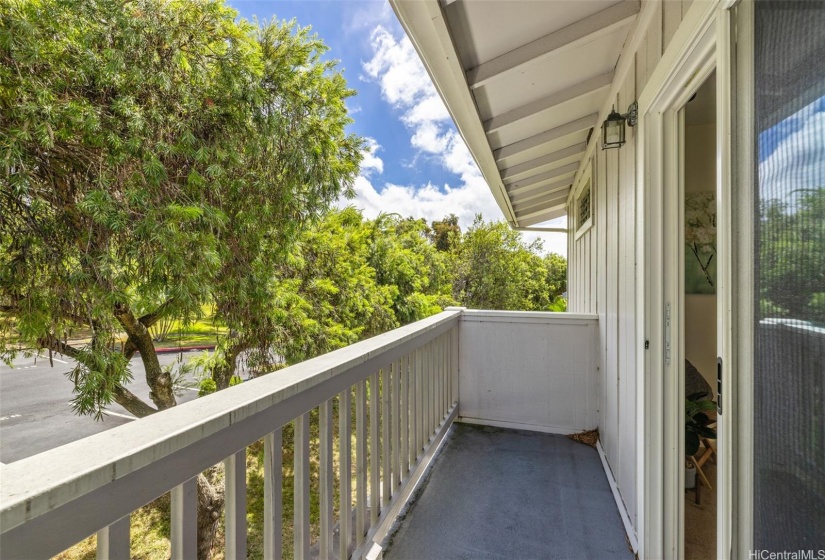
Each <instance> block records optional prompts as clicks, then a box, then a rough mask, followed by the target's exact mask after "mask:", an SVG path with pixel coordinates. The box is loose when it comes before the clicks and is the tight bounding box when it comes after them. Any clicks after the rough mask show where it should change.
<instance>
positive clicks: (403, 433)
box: [0, 308, 598, 559]
mask: <svg viewBox="0 0 825 560" xmlns="http://www.w3.org/2000/svg"><path fill="white" fill-rule="evenodd" d="M460 325H463V326H462V327H461V332H459V326H460ZM597 342H598V329H597V328H596V318H595V316H583V315H568V314H551V313H508V312H472V311H463V310H462V309H459V308H450V309H448V310H446V311H444V312H442V313H440V314H438V315H435V316H433V317H430V318H428V319H425V320H422V321H418V322H417V323H414V324H411V325H407V326H405V327H402V328H399V329H396V330H394V331H391V332H388V333H385V334H382V335H379V336H376V337H374V338H371V339H368V340H365V341H362V342H359V343H357V344H354V345H352V346H349V347H346V348H342V349H340V350H336V351H334V352H331V353H329V354H325V355H323V356H320V357H318V358H315V359H312V360H308V361H306V362H303V363H300V364H297V365H294V366H291V367H289V368H286V369H284V370H281V371H279V372H278V373H277V374H275V375H269V376H264V377H261V378H258V379H255V380H253V381H249V382H247V383H243V384H241V385H238V386H235V387H232V388H229V389H227V390H225V391H221V392H219V393H215V394H213V395H209V396H206V397H203V398H200V399H197V400H195V401H192V402H189V403H185V404H182V405H179V406H177V407H175V408H173V409H170V410H167V411H164V412H163V413H159V414H155V415H152V416H149V417H147V418H144V419H142V420H140V421H139V422H133V423H131V424H126V425H123V426H119V427H117V428H114V429H112V430H109V431H106V432H103V433H100V434H97V435H94V436H91V437H88V438H85V439H82V440H79V441H76V442H73V443H71V444H68V445H65V446H63V447H59V448H56V449H53V450H50V451H47V452H45V453H41V454H39V455H35V456H33V457H29V458H27V459H23V460H21V461H18V462H15V463H12V464H10V465H4V466H2V471H0V475H1V478H0V499H2V504H1V505H0V526H1V527H2V529H1V530H2V534H0V546H2V553H3V557H7V558H18V557H24V558H35V557H37V558H39V557H44V558H45V557H51V556H53V555H55V554H57V553H59V552H61V551H63V550H65V549H66V548H68V547H70V546H72V545H74V544H75V543H77V542H79V541H81V540H83V539H84V538H86V537H88V536H89V535H92V534H95V533H97V535H98V539H97V546H98V558H128V557H129V546H130V534H129V516H130V514H131V513H132V512H133V511H135V510H136V509H138V508H140V507H141V506H143V505H145V504H147V503H149V502H151V501H152V500H154V499H156V498H157V497H159V496H161V495H163V494H165V493H167V492H171V496H172V500H171V504H172V505H171V508H172V512H171V545H172V557H173V558H186V559H188V558H194V557H195V556H196V552H195V550H196V540H197V535H196V530H197V526H196V523H197V519H196V507H197V501H196V498H197V496H196V477H197V475H198V474H199V473H201V472H203V471H204V470H206V469H207V468H209V467H211V466H212V465H215V464H217V463H220V462H221V461H223V462H224V465H225V484H226V491H225V500H226V506H225V534H226V547H227V548H226V557H227V558H245V557H246V534H247V533H246V472H245V468H246V467H245V465H246V461H245V453H246V447H247V446H249V445H251V444H252V443H254V442H256V441H258V440H261V439H263V440H264V535H263V537H264V556H265V558H279V557H280V554H281V549H282V543H281V534H282V526H281V519H282V510H281V503H282V500H281V498H282V488H281V473H282V456H281V441H282V440H281V436H282V427H283V426H285V425H286V424H288V423H289V422H294V438H295V449H294V496H295V502H294V520H293V523H294V543H293V547H294V556H295V558H307V557H308V556H309V548H310V499H317V500H318V501H319V505H320V510H319V511H320V539H319V543H318V545H319V549H320V550H319V556H320V558H322V559H324V558H330V557H338V558H347V557H353V558H362V557H364V556H366V555H367V554H368V553H369V552H370V550H375V543H380V542H382V540H383V539H384V537H385V536H386V534H387V532H388V531H389V529H390V527H391V525H392V521H393V520H394V519H395V517H396V516H397V514H398V512H399V511H400V509H401V508H402V507H403V506H404V504H405V503H406V501H407V499H408V498H409V495H410V493H411V492H412V490H413V489H414V486H415V484H416V483H417V482H418V480H419V479H420V478H421V476H422V475H423V474H424V471H425V470H426V467H427V465H428V463H429V462H430V459H431V458H432V454H433V453H434V452H435V450H436V449H437V447H438V445H439V444H440V442H441V440H442V438H443V437H444V435H445V433H446V432H447V430H448V428H449V427H450V425H451V424H452V422H453V421H454V420H455V419H456V418H457V416H458V414H459V412H458V408H459V404H458V403H459V402H462V405H461V406H462V410H464V411H466V413H467V414H466V418H465V420H466V421H470V422H481V423H490V424H496V425H503V426H512V427H527V428H530V429H539V430H543V431H560V432H572V431H575V430H578V429H589V428H593V427H596V424H597V419H596V414H597V410H598V407H597V405H596V401H597V400H598V399H597V397H598V387H597V385H596V380H597V372H596V354H597V352H596V348H597V347H596V344H597ZM459 371H460V372H461V373H460V374H459ZM353 395H354V398H355V409H356V413H355V424H356V425H355V449H351V445H350V441H351V438H350V437H349V435H350V434H351V433H352V426H351V425H350V421H351V420H350V415H348V414H341V415H340V421H339V422H338V426H337V429H338V430H339V431H340V434H341V437H339V438H338V439H337V441H338V446H339V447H338V449H337V450H335V449H333V442H334V441H335V440H334V439H333V430H334V429H335V426H334V425H333V414H332V412H333V400H334V399H338V405H339V410H342V411H343V410H350V407H351V400H350V399H352V398H353ZM465 403H466V406H465ZM315 408H318V409H319V430H320V446H319V447H320V449H319V455H318V459H319V462H320V489H319V491H318V495H317V496H311V495H310V433H309V432H310V430H309V419H310V411H312V410H313V409H315ZM335 451H337V452H338V454H339V457H340V461H339V466H340V472H339V473H338V478H339V481H340V497H341V498H340V500H341V501H340V502H339V504H347V503H350V504H353V503H354V507H353V509H354V514H355V515H354V519H353V517H352V515H346V513H345V512H346V509H347V508H346V505H344V507H341V508H340V511H341V512H342V514H341V515H340V520H339V535H340V538H339V539H338V543H337V546H336V548H337V550H333V545H334V541H333V531H334V529H333V510H334V506H335V503H334V500H335V496H334V492H333V479H334V476H335V474H334V473H333V454H334V452H335ZM353 467H354V470H355V492H354V494H355V496H354V500H353V495H352V494H353V488H352V487H351V484H350V480H351V477H352V470H353ZM350 513H352V510H350ZM351 522H352V524H353V525H354V527H353V526H351Z"/></svg>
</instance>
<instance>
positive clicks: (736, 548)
mask: <svg viewBox="0 0 825 560" xmlns="http://www.w3.org/2000/svg"><path fill="white" fill-rule="evenodd" d="M735 11H736V18H735V19H736V26H735V29H736V35H737V36H736V49H735V51H736V55H735V56H736V60H735V61H734V69H733V70H734V76H735V77H734V79H733V81H732V84H731V85H732V87H735V90H734V91H736V101H735V109H736V114H735V115H734V117H733V121H732V123H731V125H732V129H733V130H732V132H733V140H732V141H733V146H734V148H733V149H734V150H735V151H734V156H735V160H734V162H733V178H732V181H731V185H732V189H733V192H732V197H733V199H734V200H735V201H736V213H735V215H734V216H733V217H732V221H733V224H735V230H736V232H738V234H737V235H735V236H732V237H731V242H732V244H733V246H734V248H735V251H734V258H735V262H734V263H733V270H732V274H733V275H734V279H732V280H731V281H732V282H733V285H735V286H736V288H737V291H736V294H735V296H734V298H733V299H732V301H731V304H732V305H733V306H734V313H733V316H732V322H733V325H732V331H733V332H732V333H731V336H732V345H731V351H730V354H731V357H730V360H731V361H730V363H728V364H726V365H725V370H726V374H725V377H726V378H727V379H726V380H725V381H724V383H725V387H726V388H727V393H728V394H729V395H730V396H731V399H730V400H728V399H725V400H724V401H723V403H722V405H723V407H724V406H729V407H730V410H731V411H732V412H733V413H734V417H735V418H736V423H735V425H732V426H731V427H730V429H731V433H730V437H731V446H730V447H731V453H732V454H733V457H731V461H732V462H733V463H734V464H733V472H734V473H735V475H734V480H733V483H732V484H731V487H732V488H731V489H732V490H733V488H734V487H735V489H736V491H735V493H734V497H733V498H732V500H731V503H730V507H731V509H732V510H733V515H734V525H733V526H732V527H731V535H730V557H731V558H742V557H744V556H745V555H746V554H747V552H748V551H749V550H751V549H752V547H753V542H754V538H753V518H754V504H753V498H754V496H753V487H754V486H753V484H754V483H753V472H754V461H753V453H754V451H753V446H754V442H753V441H754V440H753V402H754V396H753V395H754V387H753V381H754V380H753V375H752V374H751V373H749V372H753V371H754V340H755V337H754V332H753V326H754V309H753V302H754V299H753V291H754V286H755V285H756V280H755V273H754V261H753V258H752V255H753V254H754V252H755V239H754V232H755V231H756V230H755V227H754V223H753V222H754V214H753V208H754V207H755V201H754V196H755V194H754V189H753V185H755V184H756V177H754V169H755V168H754V165H753V164H754V161H755V160H756V154H755V153H754V143H753V138H754V137H755V134H756V131H755V129H756V126H755V123H754V115H755V114H756V110H755V105H756V102H755V92H754V87H755V84H754V75H755V74H754V2H753V0H743V1H742V2H740V3H739V4H738V5H737V6H736V8H735ZM733 224H732V225H733ZM723 392H725V391H724V390H723ZM734 392H735V393H736V399H733V398H732V397H733V393H734ZM728 403H730V404H728ZM734 485H735V486H734Z"/></svg>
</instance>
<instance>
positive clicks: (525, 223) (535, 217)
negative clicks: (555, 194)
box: [516, 203, 567, 227]
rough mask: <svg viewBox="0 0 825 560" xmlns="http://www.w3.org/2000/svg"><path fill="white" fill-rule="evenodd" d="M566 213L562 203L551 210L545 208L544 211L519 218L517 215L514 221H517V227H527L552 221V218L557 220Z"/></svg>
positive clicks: (565, 207)
mask: <svg viewBox="0 0 825 560" xmlns="http://www.w3.org/2000/svg"><path fill="white" fill-rule="evenodd" d="M566 213H567V206H566V205H565V204H563V203H562V204H559V205H557V206H554V207H552V208H547V209H546V210H539V211H538V212H531V213H529V214H524V215H521V216H518V215H517V216H516V221H518V225H519V227H529V226H534V225H536V224H540V223H542V222H546V221H548V220H552V219H553V218H559V217H561V216H564V215H565V214H566Z"/></svg>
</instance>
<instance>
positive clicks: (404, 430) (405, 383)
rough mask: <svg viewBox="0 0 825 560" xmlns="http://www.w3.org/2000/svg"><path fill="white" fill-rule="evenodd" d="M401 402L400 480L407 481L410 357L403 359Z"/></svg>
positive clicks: (408, 462) (408, 467) (408, 465)
mask: <svg viewBox="0 0 825 560" xmlns="http://www.w3.org/2000/svg"><path fill="white" fill-rule="evenodd" d="M399 384H400V390H399V392H400V395H399V402H400V405H401V411H400V412H401V414H400V415H399V423H400V424H401V435H400V437H399V439H400V440H401V465H400V467H401V469H400V470H399V472H398V475H399V479H400V480H402V481H404V480H407V476H408V475H409V473H410V439H409V438H410V355H409V354H408V355H406V356H404V357H403V358H401V379H400V383H399Z"/></svg>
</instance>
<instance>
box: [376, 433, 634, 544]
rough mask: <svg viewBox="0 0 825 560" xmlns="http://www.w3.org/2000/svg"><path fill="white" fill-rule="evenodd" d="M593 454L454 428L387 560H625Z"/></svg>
mask: <svg viewBox="0 0 825 560" xmlns="http://www.w3.org/2000/svg"><path fill="white" fill-rule="evenodd" d="M633 557H634V555H633V554H632V553H631V552H630V549H629V547H628V545H627V541H626V538H625V532H624V527H623V525H622V520H621V517H620V516H619V511H618V509H617V508H616V502H615V501H614V499H613V494H612V493H611V491H610V486H609V484H608V482H607V478H606V477H605V474H604V470H603V469H602V464H601V461H600V460H599V456H598V453H597V451H596V450H595V449H592V448H590V447H588V446H586V445H583V444H581V443H576V442H574V441H572V440H570V439H569V438H566V437H564V436H558V435H551V434H540V433H535V432H525V431H516V430H503V429H499V428H489V427H482V426H471V425H468V424H455V425H454V426H453V430H452V433H451V434H450V435H448V436H447V441H446V442H445V443H444V447H443V448H442V450H441V452H440V454H439V455H438V457H437V458H436V460H435V461H434V465H433V466H432V469H431V471H430V474H429V477H428V478H427V479H426V480H424V481H423V483H422V488H420V489H418V490H417V498H416V499H415V501H413V502H412V503H411V505H410V506H409V507H408V509H407V512H406V515H405V516H404V517H403V519H401V520H400V521H399V522H398V526H397V530H396V532H395V533H394V534H393V535H392V536H391V537H390V538H389V543H388V545H387V550H386V552H385V553H384V558H386V559H387V560H407V559H408V560H447V559H459V558H462V559H463V558H466V559H472V560H482V559H493V558H506V559H514V558H519V559H529V558H537V559H539V558H540V559H547V558H565V559H566V558H582V559H602V558H629V559H632V558H633Z"/></svg>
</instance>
